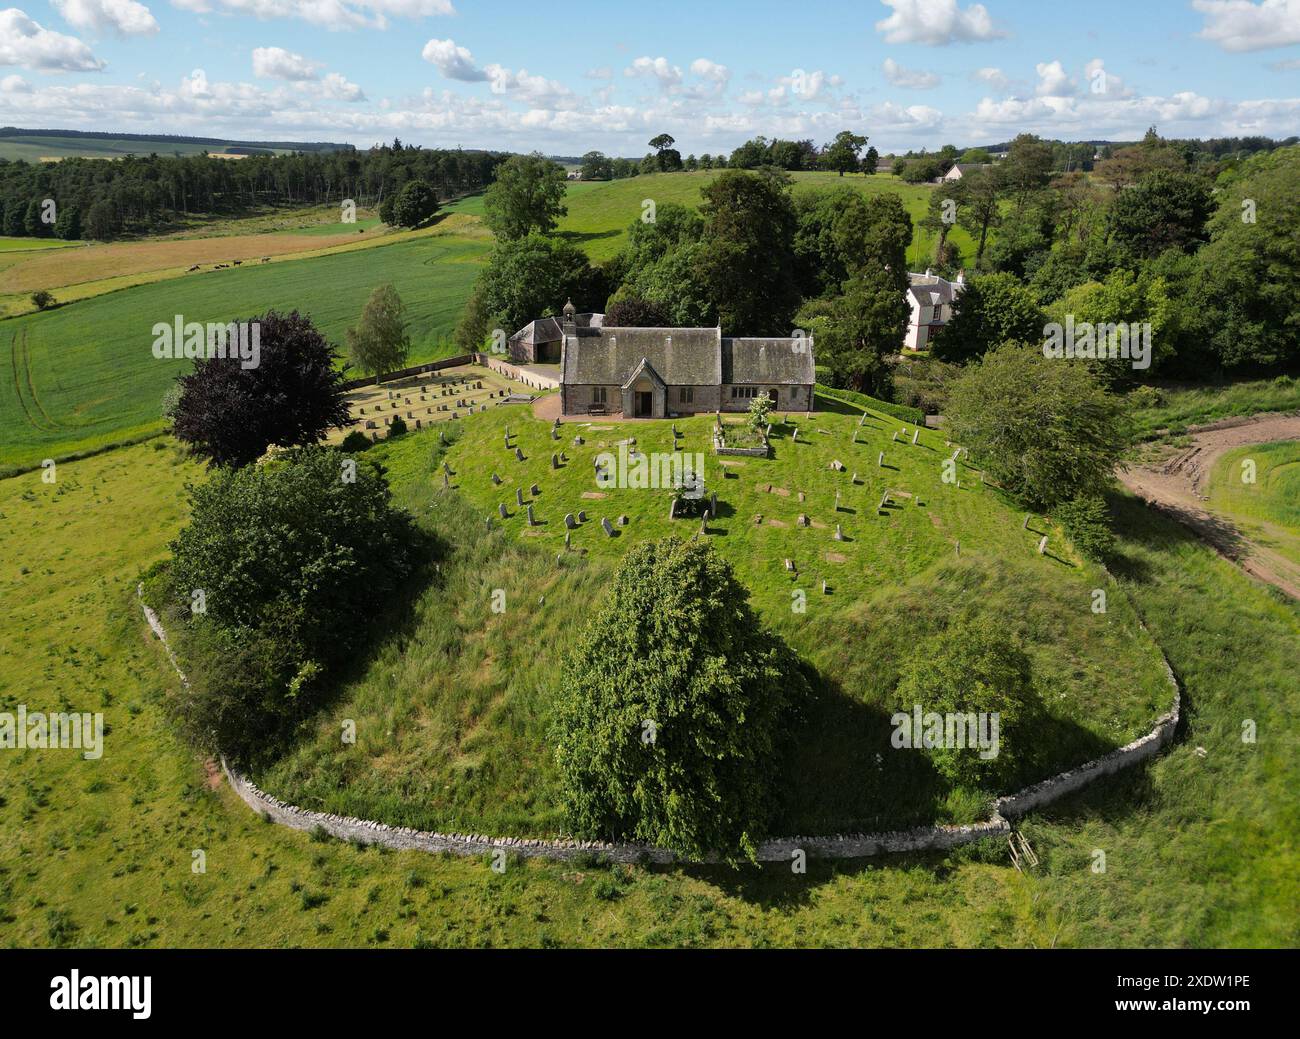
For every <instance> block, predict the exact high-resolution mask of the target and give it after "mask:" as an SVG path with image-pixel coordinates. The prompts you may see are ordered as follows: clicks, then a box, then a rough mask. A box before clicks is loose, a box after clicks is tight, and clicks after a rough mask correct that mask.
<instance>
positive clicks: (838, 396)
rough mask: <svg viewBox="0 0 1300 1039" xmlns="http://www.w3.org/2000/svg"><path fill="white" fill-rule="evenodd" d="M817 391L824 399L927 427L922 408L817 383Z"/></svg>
mask: <svg viewBox="0 0 1300 1039" xmlns="http://www.w3.org/2000/svg"><path fill="white" fill-rule="evenodd" d="M816 390H817V392H818V393H819V394H821V395H822V396H823V397H831V398H832V399H834V400H842V401H846V402H847V403H849V404H857V405H858V406H859V407H863V408H870V409H871V410H872V411H881V412H884V413H885V414H886V415H893V416H894V418H897V419H902V420H903V421H904V422H910V423H912V424H913V425H914V426H924V425H925V415H924V413H922V411H921V409H920V408H909V407H907V406H906V405H905V404H891V403H889V401H886V400H877V399H876V398H875V397H868V396H867V395H866V394H865V393H858V392H856V391H855V390H837V389H834V388H832V387H830V386H823V385H822V384H821V383H817V386H816Z"/></svg>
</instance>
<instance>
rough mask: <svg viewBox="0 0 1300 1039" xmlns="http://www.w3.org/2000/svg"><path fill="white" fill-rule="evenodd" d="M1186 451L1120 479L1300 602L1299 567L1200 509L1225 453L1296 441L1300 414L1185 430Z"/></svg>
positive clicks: (1121, 474)
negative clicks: (1188, 438) (1247, 446)
mask: <svg viewBox="0 0 1300 1039" xmlns="http://www.w3.org/2000/svg"><path fill="white" fill-rule="evenodd" d="M1188 433H1189V435H1190V436H1191V437H1192V444H1191V446H1189V447H1183V448H1179V449H1178V452H1177V453H1176V454H1174V455H1173V456H1172V457H1171V458H1169V459H1168V460H1166V461H1164V462H1163V463H1160V464H1158V465H1142V466H1133V467H1130V468H1126V469H1121V470H1120V471H1119V478H1120V480H1121V481H1122V482H1123V483H1124V485H1125V486H1126V487H1127V488H1128V489H1129V490H1131V491H1132V492H1133V493H1134V494H1136V495H1138V496H1139V497H1140V498H1142V499H1143V500H1144V501H1145V502H1146V503H1147V504H1148V505H1150V506H1153V507H1154V508H1158V509H1160V510H1161V511H1162V512H1166V513H1168V514H1169V515H1171V516H1173V517H1174V518H1175V519H1177V520H1178V521H1179V522H1181V523H1183V524H1185V525H1186V526H1187V527H1189V528H1191V529H1192V530H1193V531H1195V532H1196V533H1197V534H1198V535H1199V536H1200V537H1202V538H1203V539H1204V540H1205V541H1207V542H1208V543H1209V544H1210V545H1212V546H1213V547H1214V548H1215V549H1216V550H1217V551H1218V552H1219V553H1220V554H1221V555H1223V556H1224V557H1225V558H1227V559H1230V560H1232V561H1233V562H1234V563H1236V564H1237V565H1238V566H1239V567H1241V569H1243V570H1245V571H1246V573H1248V574H1250V575H1251V576H1253V577H1257V578H1259V580H1261V581H1266V582H1268V583H1269V584H1271V585H1274V586H1275V587H1277V588H1281V589H1282V590H1283V591H1285V592H1286V593H1287V594H1288V595H1291V596H1292V597H1294V598H1296V599H1300V567H1297V566H1296V565H1295V564H1294V563H1292V562H1291V561H1290V560H1288V559H1286V558H1285V557H1283V556H1281V555H1279V554H1278V553H1276V552H1274V551H1272V550H1271V549H1268V548H1265V547H1264V546H1262V545H1259V544H1257V543H1256V542H1254V541H1252V540H1251V539H1250V538H1248V537H1246V536H1245V535H1244V534H1242V532H1241V531H1240V530H1238V529H1237V527H1236V525H1235V524H1233V523H1232V521H1231V520H1229V519H1228V518H1227V517H1225V516H1221V515H1218V514H1217V513H1213V512H1210V511H1209V510H1208V509H1206V508H1205V507H1204V504H1203V502H1204V500H1205V497H1204V493H1203V492H1204V487H1205V481H1206V479H1207V478H1208V477H1209V474H1210V471H1211V470H1212V469H1213V468H1214V463H1215V461H1217V460H1218V458H1219V456H1220V455H1222V454H1223V452H1224V451H1227V450H1229V449H1230V448H1234V447H1240V446H1242V445H1243V444H1264V443H1269V442H1271V441H1274V440H1300V415H1279V414H1271V415H1256V416H1254V417H1253V418H1247V419H1227V420H1225V421H1223V422H1215V423H1212V424H1210V425H1207V426H1200V427H1194V428H1193V429H1190V430H1188Z"/></svg>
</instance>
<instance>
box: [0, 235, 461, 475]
mask: <svg viewBox="0 0 1300 1039" xmlns="http://www.w3.org/2000/svg"><path fill="white" fill-rule="evenodd" d="M486 253H487V246H486V245H484V244H483V243H481V242H478V241H473V240H470V239H465V238H460V237H455V236H431V237H425V238H418V239H413V240H410V241H406V242H400V243H396V244H393V245H391V246H384V247H382V248H366V249H358V250H354V251H351V252H340V253H335V254H332V255H327V256H320V257H316V258H313V259H311V260H309V261H308V260H304V261H294V262H286V263H275V264H269V265H266V266H262V265H257V266H247V267H243V268H241V269H231V270H225V271H212V272H207V273H205V274H204V275H203V277H202V278H192V279H171V280H169V281H161V282H157V283H155V284H151V285H144V286H140V287H137V288H131V289H124V290H122V291H120V292H114V293H108V294H106V295H103V296H98V297H95V298H93V299H89V300H86V301H83V302H80V303H76V304H73V305H71V306H66V307H61V308H58V309H56V310H53V311H50V312H48V313H45V314H39V315H29V316H27V317H21V318H14V319H11V320H8V321H3V322H0V365H2V366H3V377H2V380H0V466H3V465H11V466H24V465H30V464H33V463H35V462H39V461H40V460H41V459H43V458H48V457H59V456H61V455H63V454H65V453H69V452H73V451H80V450H86V449H88V448H94V447H96V446H99V445H102V444H105V443H111V442H114V441H120V440H123V439H127V438H130V437H132V436H138V435H140V434H142V433H146V432H148V431H150V430H154V429H158V428H160V427H161V420H160V410H159V408H160V402H161V400H162V395H163V393H164V391H165V390H166V389H167V387H168V385H170V383H171V381H172V379H174V378H175V376H176V375H177V374H179V373H181V372H187V371H189V369H190V362H189V361H186V360H176V361H160V360H157V359H155V358H154V356H153V353H152V343H153V333H152V328H153V326H154V324H155V322H159V321H163V322H166V321H171V320H172V319H173V316H174V315H176V314H181V315H183V316H184V317H185V319H186V320H187V321H230V320H237V319H242V318H247V317H251V316H253V315H255V314H258V313H261V312H262V311H264V310H266V309H268V308H277V309H280V310H286V311H287V310H293V309H295V308H296V309H300V310H302V311H303V312H304V313H307V314H309V315H310V316H311V317H312V318H313V319H314V320H315V321H316V323H317V325H319V326H320V328H321V330H322V331H323V332H324V333H325V334H326V335H327V336H328V337H329V338H330V339H331V340H332V341H333V342H335V343H336V344H339V345H340V346H341V345H342V343H343V342H344V331H345V330H346V329H347V327H348V326H349V325H352V324H355V322H356V320H357V318H358V316H359V314H360V312H361V307H362V305H363V304H364V303H365V300H366V298H367V296H369V294H370V292H371V290H372V289H373V288H374V287H375V286H377V285H380V284H383V283H385V282H392V283H393V284H394V285H396V286H397V290H398V291H399V292H400V293H401V295H402V298H403V300H404V301H405V302H406V305H407V309H408V318H409V320H410V331H411V340H412V350H411V363H413V364H414V363H419V362H421V361H427V360H432V359H434V358H437V357H442V356H448V355H449V354H450V353H452V352H453V351H452V347H451V344H450V335H451V332H452V329H453V328H454V327H455V324H456V322H457V320H458V319H459V318H460V312H461V308H462V307H463V305H464V300H465V297H466V296H467V295H468V293H469V291H470V288H471V286H472V285H473V282H474V279H475V278H476V277H477V274H478V270H479V265H480V263H481V262H482V261H483V259H484V257H485V255H486ZM234 301H238V303H235V302H234Z"/></svg>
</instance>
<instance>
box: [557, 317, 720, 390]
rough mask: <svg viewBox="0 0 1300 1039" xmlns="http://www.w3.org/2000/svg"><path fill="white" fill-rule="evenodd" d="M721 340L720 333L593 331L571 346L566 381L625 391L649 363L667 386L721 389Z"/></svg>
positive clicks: (702, 330)
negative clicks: (636, 372) (627, 383)
mask: <svg viewBox="0 0 1300 1039" xmlns="http://www.w3.org/2000/svg"><path fill="white" fill-rule="evenodd" d="M721 338H722V333H721V331H720V330H719V329H717V328H603V327H602V328H588V329H586V330H584V331H580V332H579V334H578V335H575V336H569V337H568V338H567V339H566V340H565V345H564V370H563V379H564V381H565V382H566V383H570V384H574V383H576V384H578V385H593V386H599V385H605V386H621V385H623V383H624V382H625V381H626V380H627V377H628V373H629V372H631V371H632V370H633V369H634V368H636V367H638V366H639V365H640V364H641V363H642V362H643V361H644V362H646V363H648V364H649V365H650V366H651V367H652V368H654V370H655V371H656V372H657V373H658V375H659V376H660V378H662V379H663V380H664V382H665V383H670V384H672V385H674V386H717V385H719V384H720V383H721V381H722V363H721V351H720V349H719V343H720V340H721Z"/></svg>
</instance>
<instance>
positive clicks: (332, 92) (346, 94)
mask: <svg viewBox="0 0 1300 1039" xmlns="http://www.w3.org/2000/svg"><path fill="white" fill-rule="evenodd" d="M321 93H322V94H323V95H324V96H325V97H328V98H333V99H334V100H335V101H346V102H348V103H349V104H355V103H357V102H358V101H364V100H365V99H366V95H365V92H364V91H362V89H361V88H360V87H359V86H357V85H356V84H355V83H349V82H348V81H347V79H345V78H344V77H343V76H342V75H340V74H339V73H337V72H330V73H328V74H327V75H326V76H325V78H324V79H323V80H321Z"/></svg>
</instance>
